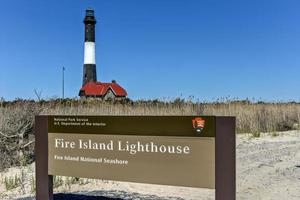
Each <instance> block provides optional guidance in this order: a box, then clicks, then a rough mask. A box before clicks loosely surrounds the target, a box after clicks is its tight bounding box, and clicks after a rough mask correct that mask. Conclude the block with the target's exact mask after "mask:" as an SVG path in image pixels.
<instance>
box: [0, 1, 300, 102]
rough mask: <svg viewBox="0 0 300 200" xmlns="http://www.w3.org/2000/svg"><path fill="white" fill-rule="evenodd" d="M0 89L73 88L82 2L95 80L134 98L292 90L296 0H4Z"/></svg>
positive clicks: (47, 93) (297, 53) (45, 91)
mask: <svg viewBox="0 0 300 200" xmlns="http://www.w3.org/2000/svg"><path fill="white" fill-rule="evenodd" d="M0 2H1V6H0V27H1V28H0V97H4V98H5V99H8V100H11V99H15V98H18V97H19V98H35V94H34V92H33V91H34V89H36V90H37V91H42V97H43V98H50V97H61V94H62V89H61V85H62V84H61V82H62V81H61V79H62V78H61V77H62V75H61V70H62V67H63V66H65V67H66V71H65V96H67V97H76V96H77V95H78V91H79V89H80V87H81V83H82V68H83V45H84V24H83V17H84V14H85V9H86V8H87V7H92V8H94V9H95V15H96V18H97V25H96V63H97V76H98V80H99V81H103V82H110V81H111V80H112V79H116V80H117V82H118V83H119V84H120V85H122V86H123V87H124V88H125V89H126V90H127V91H128V94H129V97H130V98H132V99H149V98H150V99H153V98H168V99H172V98H175V97H180V96H181V97H188V96H194V97H195V99H200V100H214V99H216V98H219V97H228V96H230V97H238V98H241V99H243V98H247V97H248V98H255V99H262V100H267V101H278V100H285V101H287V100H296V101H299V100H300V88H299V86H300V78H299V75H300V26H299V22H300V12H299V8H300V2H299V1H296V0H295V1H290V0H287V1H276V0H269V1H267V0H243V1H241V0H236V1H214V0H195V1H193V0H142V1H141V0H126V1H124V0H110V1H108V0H106V1H104V0H97V1H88V0H85V1H75V0H69V1H67V0H60V1H40V0H26V1H24V0H10V1H2V0H0Z"/></svg>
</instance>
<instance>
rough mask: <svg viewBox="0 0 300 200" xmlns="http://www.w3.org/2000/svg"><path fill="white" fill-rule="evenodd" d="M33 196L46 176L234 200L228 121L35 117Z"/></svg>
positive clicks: (48, 187) (47, 182)
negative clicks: (211, 193)
mask: <svg viewBox="0 0 300 200" xmlns="http://www.w3.org/2000/svg"><path fill="white" fill-rule="evenodd" d="M35 134H36V146H35V153H36V180H37V181H36V184H37V185H36V199H37V200H52V199H53V178H52V175H62V176H75V177H84V178H98V179H107V180H115V181H129V182H138V183H152V184H163V185H174V186H186V187H198V188H210V189H216V199H217V200H221V199H222V200H227V199H228V200H233V199H235V190H236V188H235V118H234V117H214V116H36V126H35Z"/></svg>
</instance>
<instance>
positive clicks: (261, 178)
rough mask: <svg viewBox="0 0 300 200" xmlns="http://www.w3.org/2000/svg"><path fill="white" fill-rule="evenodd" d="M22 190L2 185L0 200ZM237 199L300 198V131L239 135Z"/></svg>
mask: <svg viewBox="0 0 300 200" xmlns="http://www.w3.org/2000/svg"><path fill="white" fill-rule="evenodd" d="M12 171H16V169H14V170H10V172H6V175H7V173H13V172H12ZM31 171H32V169H31ZM28 174H30V173H28ZM4 175H5V174H3V173H2V175H1V176H2V177H3V176H4ZM28 187H29V186H28ZM19 191H20V189H16V190H14V191H10V192H4V190H3V187H2V189H1V186H0V193H2V194H1V195H2V196H1V195H0V199H16V198H14V197H15V195H14V194H15V193H17V192H19ZM66 191H67V192H72V193H73V194H75V193H77V194H86V195H98V196H106V197H111V198H121V199H158V200H162V199H166V200H171V199H174V200H179V199H180V200H183V199H186V200H192V199H193V200H201V199H205V200H207V199H214V190H209V189H197V188H185V187H173V186H161V185H150V184H136V183H126V182H113V181H99V180H98V181H96V180H92V181H91V182H89V183H87V184H84V185H79V184H75V185H72V186H71V188H67V187H66V186H62V187H60V188H58V189H56V192H66ZM80 191H82V192H80ZM23 196H24V198H20V197H19V198H17V199H26V200H31V199H34V198H28V196H30V195H28V194H25V195H23ZM69 199H72V198H69ZM79 199H81V198H79ZM237 199H241V200H244V199H250V200H259V199H263V200H281V199H289V200H296V199H297V200H298V199H300V132H299V131H290V132H283V133H279V135H277V136H272V134H262V135H261V137H259V138H251V135H250V134H249V135H247V134H244V135H238V136H237Z"/></svg>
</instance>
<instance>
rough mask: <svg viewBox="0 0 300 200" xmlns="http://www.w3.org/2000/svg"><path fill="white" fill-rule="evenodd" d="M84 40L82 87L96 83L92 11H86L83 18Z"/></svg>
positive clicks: (94, 22)
mask: <svg viewBox="0 0 300 200" xmlns="http://www.w3.org/2000/svg"><path fill="white" fill-rule="evenodd" d="M83 22H84V24H85V38H84V67H83V81H82V86H84V85H85V84H86V83H88V82H96V81H97V74H96V50H95V24H96V19H95V16H94V10H93V9H87V10H86V14H85V18H84V21H83Z"/></svg>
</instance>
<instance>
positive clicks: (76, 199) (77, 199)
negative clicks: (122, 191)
mask: <svg viewBox="0 0 300 200" xmlns="http://www.w3.org/2000/svg"><path fill="white" fill-rule="evenodd" d="M33 199H35V198H32V197H26V198H21V199H19V200H33ZM53 200H122V199H120V198H109V197H103V196H90V195H82V194H62V193H58V194H54V195H53Z"/></svg>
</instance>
